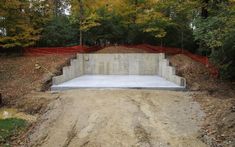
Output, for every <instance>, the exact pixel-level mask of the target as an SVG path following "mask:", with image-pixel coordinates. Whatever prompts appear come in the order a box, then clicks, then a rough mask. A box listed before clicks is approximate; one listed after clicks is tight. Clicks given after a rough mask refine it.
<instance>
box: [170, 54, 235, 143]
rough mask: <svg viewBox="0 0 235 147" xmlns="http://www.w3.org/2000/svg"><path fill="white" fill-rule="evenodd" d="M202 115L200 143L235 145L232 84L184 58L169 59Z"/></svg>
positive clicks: (234, 102)
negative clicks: (200, 109)
mask: <svg viewBox="0 0 235 147" xmlns="http://www.w3.org/2000/svg"><path fill="white" fill-rule="evenodd" d="M169 60H170V63H171V64H172V65H173V66H175V67H176V69H177V73H178V74H179V75H181V76H183V77H185V78H186V80H187V85H188V89H189V90H191V91H195V93H194V94H193V97H194V99H195V100H196V101H197V102H199V103H200V104H201V106H202V108H203V110H204V111H205V112H206V117H205V121H204V124H203V129H202V133H203V134H202V140H204V141H205V142H207V143H208V144H210V145H211V146H229V147H230V146H234V145H235V89H234V87H235V85H232V84H231V83H229V82H227V83H226V82H222V81H220V80H218V79H215V78H213V77H212V76H210V74H209V72H208V69H207V68H206V67H205V66H204V65H202V64H200V63H198V62H195V61H194V60H192V59H191V58H189V57H187V56H185V55H175V56H172V57H170V58H169Z"/></svg>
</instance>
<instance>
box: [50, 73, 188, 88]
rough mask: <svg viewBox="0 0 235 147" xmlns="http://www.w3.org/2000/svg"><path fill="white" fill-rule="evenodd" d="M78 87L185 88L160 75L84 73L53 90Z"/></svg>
mask: <svg viewBox="0 0 235 147" xmlns="http://www.w3.org/2000/svg"><path fill="white" fill-rule="evenodd" d="M76 88H151V89H171V90H172V89H173V90H174V89H175V90H183V89H184V88H185V87H182V86H178V85H177V84H175V83H173V82H170V81H168V80H166V79H164V78H162V77H160V76H147V75H146V76H145V75H83V76H80V77H78V78H75V79H73V80H70V81H68V82H64V83H62V84H59V85H53V86H52V90H67V89H76Z"/></svg>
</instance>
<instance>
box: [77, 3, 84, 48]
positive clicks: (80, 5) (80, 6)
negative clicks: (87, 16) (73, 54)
mask: <svg viewBox="0 0 235 147" xmlns="http://www.w3.org/2000/svg"><path fill="white" fill-rule="evenodd" d="M78 2H79V9H80V11H79V19H80V45H81V46H83V32H82V30H81V27H82V23H83V20H84V6H83V2H82V0H78Z"/></svg>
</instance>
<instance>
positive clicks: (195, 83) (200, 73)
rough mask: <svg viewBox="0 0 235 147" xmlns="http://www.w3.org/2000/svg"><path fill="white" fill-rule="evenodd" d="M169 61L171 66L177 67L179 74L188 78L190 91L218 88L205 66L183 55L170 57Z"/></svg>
mask: <svg viewBox="0 0 235 147" xmlns="http://www.w3.org/2000/svg"><path fill="white" fill-rule="evenodd" d="M169 60H170V63H171V65H173V66H174V67H176V72H177V74H178V75H180V76H183V77H184V78H186V80H187V85H188V88H189V89H190V90H209V89H215V88H216V87H217V85H216V83H215V78H213V77H211V76H210V73H209V72H208V69H207V68H206V66H205V65H203V64H201V63H199V62H196V61H194V60H193V59H191V58H190V57H188V56H185V55H182V54H178V55H175V56H172V57H169Z"/></svg>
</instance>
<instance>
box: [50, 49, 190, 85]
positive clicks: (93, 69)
mask: <svg viewBox="0 0 235 147" xmlns="http://www.w3.org/2000/svg"><path fill="white" fill-rule="evenodd" d="M82 75H159V76H161V77H163V78H165V79H167V80H168V81H171V82H173V83H175V84H177V85H179V86H183V87H186V80H185V79H184V78H182V77H179V76H177V75H176V73H175V68H174V67H171V66H170V65H169V61H168V60H167V59H166V58H165V54H163V53H160V54H78V55H77V59H72V60H71V65H70V66H68V67H64V68H63V75H60V76H57V77H54V78H53V85H58V84H61V83H63V82H66V81H69V80H71V79H74V78H76V77H79V76H82Z"/></svg>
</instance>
